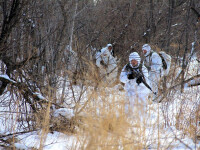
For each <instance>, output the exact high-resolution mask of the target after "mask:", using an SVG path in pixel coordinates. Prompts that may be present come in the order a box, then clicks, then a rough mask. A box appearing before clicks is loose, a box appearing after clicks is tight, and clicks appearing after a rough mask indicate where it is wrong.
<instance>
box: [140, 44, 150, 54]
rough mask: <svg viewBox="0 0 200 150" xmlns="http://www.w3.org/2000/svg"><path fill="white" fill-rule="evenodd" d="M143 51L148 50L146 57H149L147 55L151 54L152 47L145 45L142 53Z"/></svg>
mask: <svg viewBox="0 0 200 150" xmlns="http://www.w3.org/2000/svg"><path fill="white" fill-rule="evenodd" d="M143 50H146V51H147V53H146V54H145V56H147V55H149V54H150V52H151V46H150V45H149V44H144V45H143V46H142V51H143Z"/></svg>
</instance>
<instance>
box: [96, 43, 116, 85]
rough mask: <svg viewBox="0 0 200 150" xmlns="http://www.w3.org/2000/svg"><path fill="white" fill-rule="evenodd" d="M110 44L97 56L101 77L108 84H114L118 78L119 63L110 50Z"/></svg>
mask: <svg viewBox="0 0 200 150" xmlns="http://www.w3.org/2000/svg"><path fill="white" fill-rule="evenodd" d="M108 46H110V44H108V45H107V46H106V47H104V48H102V49H101V51H99V52H98V53H97V54H96V65H97V67H98V68H99V71H100V76H101V77H102V79H103V80H104V81H105V82H107V83H113V82H114V81H115V80H116V78H117V72H118V67H117V61H116V60H115V58H114V57H113V56H112V55H111V53H110V51H109V50H108Z"/></svg>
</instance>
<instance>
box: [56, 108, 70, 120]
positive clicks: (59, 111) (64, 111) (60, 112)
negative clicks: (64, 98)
mask: <svg viewBox="0 0 200 150" xmlns="http://www.w3.org/2000/svg"><path fill="white" fill-rule="evenodd" d="M59 115H61V116H64V117H66V118H68V119H71V118H72V117H74V111H73V109H68V108H60V109H57V110H56V111H55V112H54V114H53V116H54V117H59Z"/></svg>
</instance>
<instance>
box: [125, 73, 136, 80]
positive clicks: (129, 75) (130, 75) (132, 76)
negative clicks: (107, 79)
mask: <svg viewBox="0 0 200 150" xmlns="http://www.w3.org/2000/svg"><path fill="white" fill-rule="evenodd" d="M127 78H128V79H129V80H131V79H135V77H134V75H133V74H128V75H127Z"/></svg>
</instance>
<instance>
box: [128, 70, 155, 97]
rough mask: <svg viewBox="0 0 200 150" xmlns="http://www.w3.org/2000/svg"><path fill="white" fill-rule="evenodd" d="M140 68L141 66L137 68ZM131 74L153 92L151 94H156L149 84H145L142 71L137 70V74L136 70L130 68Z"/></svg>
mask: <svg viewBox="0 0 200 150" xmlns="http://www.w3.org/2000/svg"><path fill="white" fill-rule="evenodd" d="M139 67H142V66H139ZM129 68H130V70H131V73H132V74H133V75H134V76H135V77H136V78H137V79H138V78H141V82H142V83H143V84H144V85H145V86H146V87H147V88H148V89H149V90H151V91H152V92H153V94H155V95H156V92H154V91H153V90H152V89H151V87H150V86H149V84H148V83H147V82H146V80H145V78H144V74H143V73H142V69H140V68H139V70H140V71H139V72H137V71H136V70H134V69H133V68H132V67H130V66H129Z"/></svg>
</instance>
